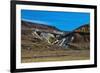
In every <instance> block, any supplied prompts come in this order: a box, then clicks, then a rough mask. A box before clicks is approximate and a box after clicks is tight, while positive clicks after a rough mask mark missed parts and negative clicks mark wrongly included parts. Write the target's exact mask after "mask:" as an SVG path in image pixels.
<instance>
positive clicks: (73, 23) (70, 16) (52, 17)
mask: <svg viewBox="0 0 100 73" xmlns="http://www.w3.org/2000/svg"><path fill="white" fill-rule="evenodd" d="M21 20H26V21H30V22H36V23H41V24H45V25H50V26H55V27H56V28H58V29H60V30H64V31H72V30H74V29H76V28H77V27H79V26H81V25H84V24H88V23H90V13H84V12H56V11H39V10H21Z"/></svg>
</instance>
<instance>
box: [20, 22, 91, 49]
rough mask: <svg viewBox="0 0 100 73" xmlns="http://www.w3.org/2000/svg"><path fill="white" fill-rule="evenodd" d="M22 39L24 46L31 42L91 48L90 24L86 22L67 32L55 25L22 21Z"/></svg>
mask: <svg viewBox="0 0 100 73" xmlns="http://www.w3.org/2000/svg"><path fill="white" fill-rule="evenodd" d="M21 23H22V25H21V30H22V32H21V41H22V47H25V46H26V44H27V46H30V44H35V43H38V44H42V45H44V44H43V42H44V43H46V44H47V43H48V44H49V45H53V46H54V45H56V46H60V47H65V48H68V47H70V48H74V49H75V48H79V49H80V48H81V49H83V48H84V49H89V42H90V29H89V28H90V26H89V24H85V25H83V26H80V27H78V28H76V29H75V30H73V31H71V32H65V31H61V30H59V29H57V28H56V27H53V26H48V25H44V24H39V23H33V22H27V21H21Z"/></svg>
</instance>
